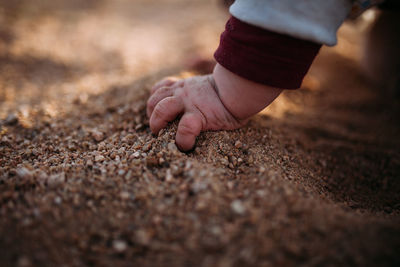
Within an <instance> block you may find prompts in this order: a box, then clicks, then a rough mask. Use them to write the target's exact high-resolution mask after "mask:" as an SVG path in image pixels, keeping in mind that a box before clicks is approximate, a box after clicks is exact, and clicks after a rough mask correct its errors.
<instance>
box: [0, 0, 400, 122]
mask: <svg viewBox="0 0 400 267" xmlns="http://www.w3.org/2000/svg"><path fill="white" fill-rule="evenodd" d="M229 2H231V1H219V0H190V1H187V0H157V1H156V0H135V1H132V0H84V1H82V0H38V1H29V0H13V1H9V0H0V103H1V106H0V119H4V118H6V117H7V116H8V115H9V113H10V112H11V111H13V112H15V111H18V112H19V113H22V114H24V113H29V112H30V111H29V110H31V109H35V108H41V109H44V110H45V111H46V112H47V113H48V114H49V115H54V116H55V115H56V114H57V113H60V112H62V111H63V108H65V107H67V106H68V103H73V102H74V101H77V100H78V101H81V102H85V101H86V100H87V99H88V97H89V96H90V95H93V94H100V93H102V92H104V91H105V90H107V89H109V88H111V87H115V86H119V85H126V84H130V83H132V82H134V81H135V80H137V79H138V78H140V77H143V76H146V75H151V74H152V73H157V72H158V71H160V70H163V69H170V70H172V69H174V68H177V69H182V68H185V67H187V66H188V65H191V64H192V63H193V62H194V64H196V62H197V63H198V62H199V60H200V61H202V60H204V61H205V62H206V63H207V60H212V55H213V52H214V50H215V49H216V47H217V46H218V42H219V35H220V33H221V32H222V31H223V29H224V24H225V21H226V20H227V18H228V16H229V14H228V12H227V8H226V6H225V7H224V4H223V3H225V5H227V4H228V3H229ZM375 18H376V12H375V11H369V12H367V13H365V14H364V15H363V16H362V17H361V18H359V19H358V20H357V21H353V22H350V23H346V25H344V26H343V27H342V28H341V30H340V41H339V44H338V45H337V46H336V47H334V48H324V49H325V50H328V51H330V53H336V54H337V55H339V56H340V57H344V58H346V59H349V60H352V61H356V62H361V61H362V53H363V51H362V45H361V43H362V39H363V38H365V35H363V33H364V32H365V31H366V29H368V25H369V24H370V23H371V22H373V21H374V20H375ZM383 28H385V27H383ZM380 45H381V46H385V43H383V44H380ZM369 49H370V50H372V51H374V52H373V53H371V54H376V53H375V52H376V50H374V48H372V49H371V48H369ZM396 50H397V49H396ZM375 61H379V58H378V59H375ZM376 65H379V62H378V63H376V62H375V63H374V66H376ZM368 71H369V73H370V74H371V73H376V71H374V70H371V68H369V69H367V70H366V71H364V72H368ZM317 72H318V71H317ZM384 72H385V73H387V71H384ZM311 73H312V72H311ZM322 76H323V75H322ZM322 76H321V75H319V74H316V75H310V76H309V77H307V79H306V81H305V86H306V87H315V88H316V87H317V86H318V85H319V84H320V83H321V81H320V79H323V77H322ZM370 76H371V75H370ZM377 79H378V80H379V79H382V78H381V77H377ZM384 79H387V78H384ZM395 82H396V81H391V83H392V84H393V83H395ZM315 88H314V89H315Z"/></svg>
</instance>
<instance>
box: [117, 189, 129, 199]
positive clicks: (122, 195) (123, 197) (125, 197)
mask: <svg viewBox="0 0 400 267" xmlns="http://www.w3.org/2000/svg"><path fill="white" fill-rule="evenodd" d="M119 196H120V197H121V199H123V200H127V199H129V197H130V194H129V192H126V191H124V192H121V193H120V194H119Z"/></svg>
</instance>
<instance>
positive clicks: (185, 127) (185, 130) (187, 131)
mask: <svg viewBox="0 0 400 267" xmlns="http://www.w3.org/2000/svg"><path fill="white" fill-rule="evenodd" d="M179 132H180V133H181V134H182V135H185V136H191V135H197V133H196V129H195V128H194V127H193V125H190V124H189V123H182V124H181V125H180V126H179Z"/></svg>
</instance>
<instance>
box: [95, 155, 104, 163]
mask: <svg viewBox="0 0 400 267" xmlns="http://www.w3.org/2000/svg"><path fill="white" fill-rule="evenodd" d="M103 160H104V156H103V155H96V156H95V158H94V161H96V162H100V161H103Z"/></svg>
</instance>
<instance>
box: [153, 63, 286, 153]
mask: <svg viewBox="0 0 400 267" xmlns="http://www.w3.org/2000/svg"><path fill="white" fill-rule="evenodd" d="M281 91H282V89H276V88H272V87H270V86H267V85H263V84H258V83H255V82H252V81H250V80H247V79H244V78H242V77H240V76H238V75H236V74H234V73H232V72H230V71H229V70H227V69H226V68H224V67H222V66H221V65H219V64H217V65H216V66H215V69H214V72H213V74H211V75H205V76H196V77H191V78H187V79H182V80H175V79H171V78H170V79H165V80H163V81H161V82H159V83H158V84H156V85H155V86H154V87H153V89H152V95H151V97H150V98H149V100H148V102H147V115H148V116H149V117H150V128H151V130H152V132H153V133H158V132H159V131H160V130H161V129H162V128H164V127H165V126H166V125H167V124H168V122H170V121H172V120H174V119H175V118H176V117H177V116H179V115H181V116H182V117H181V119H180V122H179V125H178V130H177V133H176V144H177V146H178V147H179V148H180V149H181V150H184V151H187V150H190V149H191V148H193V146H194V144H195V141H196V137H197V136H198V135H199V134H200V132H201V131H206V130H232V129H236V128H240V127H242V126H243V125H244V124H245V123H246V122H247V120H248V119H249V118H250V117H251V116H252V115H254V114H257V113H258V112H259V111H261V110H262V109H263V108H265V107H266V106H267V105H269V104H270V103H271V102H272V101H273V100H274V99H275V98H276V97H277V96H278V95H279V94H280V92H281Z"/></svg>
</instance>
